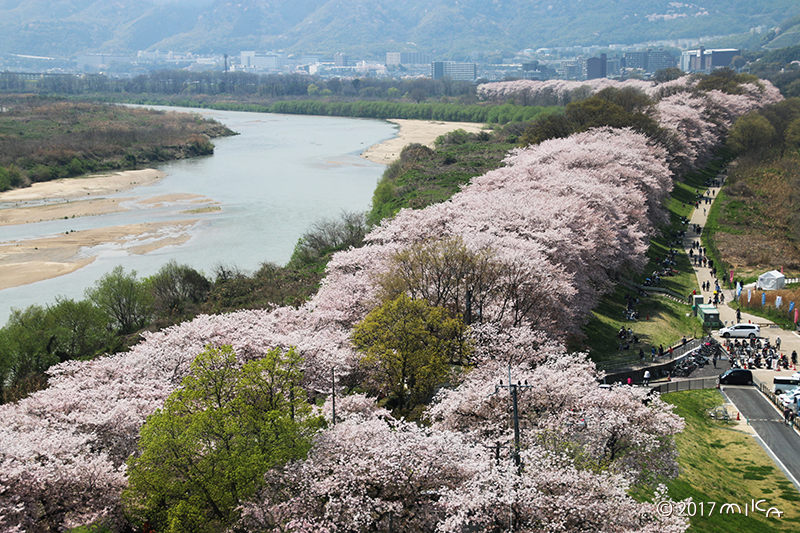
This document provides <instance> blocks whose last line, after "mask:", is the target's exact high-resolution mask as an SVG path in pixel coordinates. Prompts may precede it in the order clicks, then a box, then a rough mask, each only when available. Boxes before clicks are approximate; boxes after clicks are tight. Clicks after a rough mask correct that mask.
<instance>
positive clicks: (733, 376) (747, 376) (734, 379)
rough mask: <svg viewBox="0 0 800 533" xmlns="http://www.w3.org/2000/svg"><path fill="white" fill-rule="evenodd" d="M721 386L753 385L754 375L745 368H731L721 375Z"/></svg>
mask: <svg viewBox="0 0 800 533" xmlns="http://www.w3.org/2000/svg"><path fill="white" fill-rule="evenodd" d="M719 384H720V385H752V384H753V373H752V372H751V371H749V370H745V369H744V368H731V369H730V370H726V371H725V372H723V373H722V374H720V375H719Z"/></svg>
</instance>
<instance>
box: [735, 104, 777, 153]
mask: <svg viewBox="0 0 800 533" xmlns="http://www.w3.org/2000/svg"><path fill="white" fill-rule="evenodd" d="M775 136H776V132H775V127H774V126H773V125H772V124H770V122H769V120H767V119H766V118H765V117H763V116H762V115H759V114H758V113H748V114H746V115H742V116H741V117H739V118H738V119H736V122H735V123H734V124H733V127H732V128H731V130H730V131H729V132H728V146H730V147H731V149H732V150H734V151H736V152H738V153H740V154H744V153H748V152H756V151H758V150H762V149H765V148H768V147H770V146H771V145H772V142H773V140H774V139H775Z"/></svg>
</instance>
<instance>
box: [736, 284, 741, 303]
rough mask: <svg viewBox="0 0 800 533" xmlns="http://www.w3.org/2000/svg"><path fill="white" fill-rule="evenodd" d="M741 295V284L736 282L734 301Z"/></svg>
mask: <svg viewBox="0 0 800 533" xmlns="http://www.w3.org/2000/svg"><path fill="white" fill-rule="evenodd" d="M741 295H742V284H741V282H738V281H737V282H736V299H737V300H738V299H739V297H740V296H741Z"/></svg>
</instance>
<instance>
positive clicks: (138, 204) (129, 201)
mask: <svg viewBox="0 0 800 533" xmlns="http://www.w3.org/2000/svg"><path fill="white" fill-rule="evenodd" d="M164 176H166V174H164V173H163V172H161V171H158V170H153V169H146V170H130V171H125V172H117V173H114V174H107V175H101V176H96V177H88V178H72V179H64V180H57V181H52V182H45V183H36V184H34V185H33V186H31V187H26V188H24V189H16V190H13V191H6V192H4V193H0V226H9V225H17V224H34V223H37V222H43V221H50V220H59V219H71V218H76V217H87V216H98V215H105V214H109V213H115V212H119V211H127V210H129V209H132V208H135V209H156V208H162V207H165V206H175V208H176V209H178V210H179V212H181V213H189V212H191V213H192V214H200V213H204V212H213V211H216V210H219V207H218V206H216V204H215V202H213V201H211V200H210V199H208V198H205V197H202V196H198V195H195V194H170V195H164V196H158V197H151V198H141V197H134V196H131V197H125V198H104V197H103V196H104V195H108V194H114V193H118V192H123V191H127V190H130V189H132V188H134V187H141V186H143V185H152V184H154V183H156V182H157V181H159V180H160V179H162V178H163V177H164ZM126 205H127V206H126ZM199 220H200V219H197V218H194V219H189V220H180V221H170V222H158V223H144V224H129V225H123V226H111V227H101V228H95V229H90V230H84V231H68V232H65V233H59V234H51V235H42V236H41V237H37V238H29V239H23V240H4V241H3V242H0V290H2V289H7V288H10V287H19V286H22V285H27V284H29V283H35V282H37V281H42V280H45V279H50V278H54V277H58V276H62V275H64V274H69V273H70V272H74V271H76V270H78V269H80V268H82V267H84V266H86V265H88V264H90V263H91V262H92V261H94V259H95V257H96V256H97V254H98V253H99V251H98V250H97V248H98V247H102V248H103V249H107V248H109V247H111V248H124V249H125V250H126V251H127V252H128V253H131V254H144V253H148V252H151V251H153V250H157V249H159V248H162V247H164V246H172V245H179V244H182V243H184V242H186V241H187V240H188V239H189V234H188V231H189V229H191V227H192V226H194V224H196V223H197V222H198V221H199Z"/></svg>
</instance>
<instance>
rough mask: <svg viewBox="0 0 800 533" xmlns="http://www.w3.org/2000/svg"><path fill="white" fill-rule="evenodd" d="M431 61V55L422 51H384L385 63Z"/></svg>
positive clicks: (422, 63) (406, 63) (404, 63)
mask: <svg viewBox="0 0 800 533" xmlns="http://www.w3.org/2000/svg"><path fill="white" fill-rule="evenodd" d="M431 61H433V57H432V56H431V55H430V54H425V53H422V52H386V64H387V65H427V64H429V63H430V62H431Z"/></svg>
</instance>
